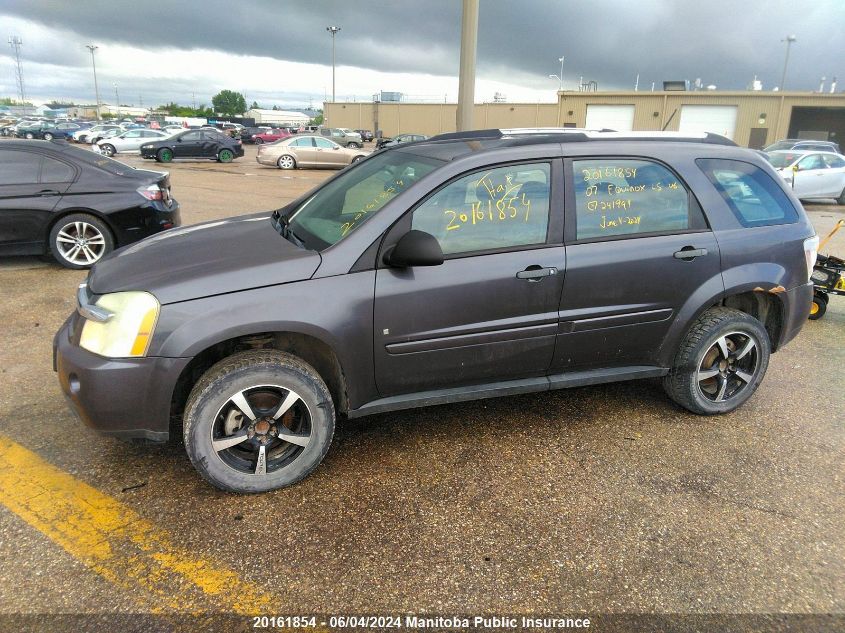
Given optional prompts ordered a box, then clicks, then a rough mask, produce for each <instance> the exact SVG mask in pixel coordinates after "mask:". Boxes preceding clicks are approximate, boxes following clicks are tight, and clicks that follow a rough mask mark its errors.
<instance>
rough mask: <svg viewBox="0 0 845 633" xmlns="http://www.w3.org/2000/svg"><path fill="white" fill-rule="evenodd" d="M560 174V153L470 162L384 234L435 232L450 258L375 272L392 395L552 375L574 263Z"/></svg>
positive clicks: (382, 378)
mask: <svg viewBox="0 0 845 633" xmlns="http://www.w3.org/2000/svg"><path fill="white" fill-rule="evenodd" d="M559 175H560V176H562V173H561V163H560V161H557V160H548V161H545V160H543V161H539V160H532V161H530V162H524V163H518V164H511V165H506V166H498V167H490V168H487V169H484V170H480V171H473V172H471V173H469V174H466V175H464V176H461V177H458V178H456V179H454V180H452V181H451V182H449V183H447V184H445V185H444V186H443V187H441V188H440V189H438V190H437V191H436V192H435V193H434V194H433V195H431V196H430V197H429V198H428V199H426V200H425V201H423V202H422V203H421V204H419V205H418V206H417V207H416V208H415V209H414V210H412V212H410V213H409V214H407V215H406V216H405V218H403V220H401V221H400V222H399V223H398V224H397V225H396V226H395V227H394V229H392V230H391V232H390V234H389V235H388V237H387V239H386V241H385V243H386V244H389V243H392V241H394V240H395V239H398V237H399V236H401V235H403V234H404V233H405V232H407V231H408V230H410V229H415V230H420V231H425V232H427V233H430V234H431V235H433V236H434V237H435V238H437V240H438V242H440V245H441V247H442V249H443V252H444V254H445V257H446V260H445V262H444V263H443V264H442V265H440V266H430V267H412V268H389V267H382V268H380V269H379V270H378V271H377V274H376V296H375V310H374V329H375V331H374V346H375V349H374V356H375V371H376V382H377V385H378V389H379V392H380V393H381V394H382V395H383V396H389V395H397V394H403V393H413V392H419V391H426V390H432V389H442V388H444V387H461V386H465V385H473V384H481V383H489V382H494V381H505V380H512V379H518V378H530V377H535V378H538V377H542V376H544V375H545V373H546V371H547V369H548V367H549V365H550V363H551V360H552V354H553V350H554V341H555V331H556V329H557V304H558V301H559V298H560V292H561V287H562V282H563V274H562V273H563V271H564V268H565V263H566V256H565V250H564V247H563V245H562V244H561V240H560V237H561V233H562V232H561V225H562V206H563V204H562V202H563V197H562V194H561V191H560V186H559V184H558V185H555V184H553V183H555V182H557V183H559V182H560V179H559V178H557V176H559ZM396 182H397V183H401V182H402V176H401V175H399V176H397V177H396ZM550 185H551V191H550ZM397 186H398V185H397Z"/></svg>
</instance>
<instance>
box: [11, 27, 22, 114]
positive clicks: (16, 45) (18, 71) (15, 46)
mask: <svg viewBox="0 0 845 633" xmlns="http://www.w3.org/2000/svg"><path fill="white" fill-rule="evenodd" d="M21 44H23V42H22V41H21V38H19V37H18V36H17V35H10V36H9V46H11V47H12V50H13V51H15V79H17V83H18V95H20V98H21V105H23V104H24V103H25V102H26V91H24V89H23V66H22V65H21Z"/></svg>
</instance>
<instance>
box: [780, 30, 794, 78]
mask: <svg viewBox="0 0 845 633" xmlns="http://www.w3.org/2000/svg"><path fill="white" fill-rule="evenodd" d="M795 39H796V38H795V36H794V35H787V36H786V39H785V40H781V42H786V59H784V60H783V75H781V77H780V89H781V92H783V85H784V83H785V82H786V67H787V66H788V65H789V47H790V46H792V42H794V41H795Z"/></svg>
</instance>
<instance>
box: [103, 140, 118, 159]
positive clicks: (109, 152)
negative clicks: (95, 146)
mask: <svg viewBox="0 0 845 633" xmlns="http://www.w3.org/2000/svg"><path fill="white" fill-rule="evenodd" d="M100 149H101V150H102V151H103V154H105V155H106V156H114V155H115V154H117V150H115V148H114V145H109V144H108V143H106V144H105V145H103V146H102V147H101V148H100Z"/></svg>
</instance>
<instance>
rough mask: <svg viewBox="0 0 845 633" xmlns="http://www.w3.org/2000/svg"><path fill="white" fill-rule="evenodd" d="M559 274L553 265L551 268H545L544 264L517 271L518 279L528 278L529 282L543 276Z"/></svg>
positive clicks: (538, 279)
mask: <svg viewBox="0 0 845 633" xmlns="http://www.w3.org/2000/svg"><path fill="white" fill-rule="evenodd" d="M556 274H557V268H555V267H553V266H551V267H549V268H543V267H542V266H537V265H534V266H529V267H528V268H526V269H525V270H520V271H519V272H518V273H516V278H517V279H527V280H528V281H529V282H538V281H540V280H542V279H543V277H551V276H552V275H556Z"/></svg>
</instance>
